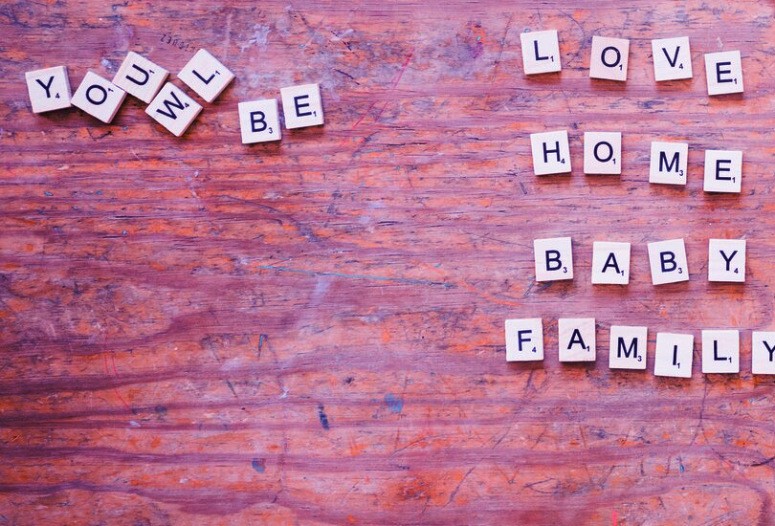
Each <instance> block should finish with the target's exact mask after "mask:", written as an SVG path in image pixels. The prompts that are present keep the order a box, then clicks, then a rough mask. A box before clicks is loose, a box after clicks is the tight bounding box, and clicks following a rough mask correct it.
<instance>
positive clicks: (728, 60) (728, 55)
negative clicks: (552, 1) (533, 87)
mask: <svg viewBox="0 0 775 526" xmlns="http://www.w3.org/2000/svg"><path fill="white" fill-rule="evenodd" d="M519 39H520V44H521V46H522V67H523V70H524V72H525V75H538V74H542V73H556V72H558V71H561V70H562V63H561V60H560V40H559V36H558V34H557V31H556V30H554V29H550V30H545V31H535V32H526V33H522V34H521V35H520V38H519ZM590 50H591V51H590V57H589V76H590V78H593V79H603V80H613V81H618V82H626V81H627V70H628V65H629V57H630V41H629V40H628V39H626V38H610V37H603V36H598V35H595V36H593V37H592V45H591V46H590ZM651 53H652V57H653V61H654V80H655V81H656V82H664V81H668V80H681V79H690V78H692V53H691V49H690V47H689V37H675V38H661V39H656V40H652V41H651ZM705 76H706V79H707V87H708V95H726V94H729V93H742V92H743V66H742V60H741V57H740V51H724V52H718V53H707V54H705Z"/></svg>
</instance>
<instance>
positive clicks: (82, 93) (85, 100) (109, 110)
mask: <svg viewBox="0 0 775 526" xmlns="http://www.w3.org/2000/svg"><path fill="white" fill-rule="evenodd" d="M125 98H126V92H125V91H124V90H122V89H121V88H119V87H118V86H116V85H115V84H113V83H112V82H111V81H109V80H107V79H104V78H102V77H100V76H99V75H97V74H96V73H94V72H92V71H89V72H87V73H86V76H85V77H84V78H83V81H82V82H81V85H80V86H78V89H77V90H75V94H74V95H73V101H72V102H73V106H75V107H76V108H81V109H82V110H83V111H85V112H86V113H88V114H89V115H91V116H92V117H95V118H97V119H99V120H101V121H102V122H104V123H106V124H107V123H110V121H112V120H113V117H115V116H116V113H118V108H119V107H121V103H122V102H124V99H125Z"/></svg>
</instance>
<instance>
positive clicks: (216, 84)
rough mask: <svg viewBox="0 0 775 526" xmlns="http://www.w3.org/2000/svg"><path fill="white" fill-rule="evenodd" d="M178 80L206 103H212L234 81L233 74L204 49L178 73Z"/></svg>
mask: <svg viewBox="0 0 775 526" xmlns="http://www.w3.org/2000/svg"><path fill="white" fill-rule="evenodd" d="M178 78H179V79H180V80H182V81H183V82H185V83H186V85H187V86H188V87H189V88H191V89H192V90H194V93H196V94H197V95H199V96H200V97H202V98H203V99H204V100H206V101H207V102H212V101H214V100H215V99H216V97H218V95H220V94H221V92H222V91H223V90H225V89H226V86H228V85H229V83H230V82H231V81H232V80H234V73H232V72H231V71H229V68H227V67H226V66H224V65H223V64H221V63H220V62H219V61H218V59H217V58H215V57H214V56H212V55H211V54H210V53H209V52H208V51H207V50H206V49H200V50H199V51H197V52H196V54H195V55H194V56H193V57H191V60H189V61H188V64H186V65H185V66H183V69H182V70H181V71H180V73H178Z"/></svg>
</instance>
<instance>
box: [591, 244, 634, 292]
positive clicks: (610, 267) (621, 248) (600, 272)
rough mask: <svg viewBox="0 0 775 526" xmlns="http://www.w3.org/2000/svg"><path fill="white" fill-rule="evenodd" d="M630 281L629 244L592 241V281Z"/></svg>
mask: <svg viewBox="0 0 775 526" xmlns="http://www.w3.org/2000/svg"><path fill="white" fill-rule="evenodd" d="M629 282H630V244H629V243H615V242H608V241H595V242H594V243H592V283H593V284H595V285H627V284H628V283H629Z"/></svg>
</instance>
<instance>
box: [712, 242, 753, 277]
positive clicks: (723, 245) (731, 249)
mask: <svg viewBox="0 0 775 526" xmlns="http://www.w3.org/2000/svg"><path fill="white" fill-rule="evenodd" d="M708 281H726V282H732V283H743V282H744V281H745V239H710V240H708Z"/></svg>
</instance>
